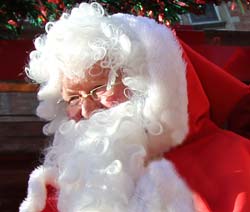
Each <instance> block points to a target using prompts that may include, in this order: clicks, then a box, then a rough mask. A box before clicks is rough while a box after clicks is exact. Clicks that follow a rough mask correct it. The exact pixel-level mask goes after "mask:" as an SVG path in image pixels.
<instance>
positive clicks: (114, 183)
mask: <svg viewBox="0 0 250 212" xmlns="http://www.w3.org/2000/svg"><path fill="white" fill-rule="evenodd" d="M140 114H141V110H140V108H138V107H136V106H135V104H132V103H131V102H126V103H122V104H120V105H118V106H116V107H114V108H112V109H109V110H105V111H101V112H97V113H95V114H93V115H92V117H91V118H90V119H89V120H81V121H79V122H78V123H76V122H75V121H73V120H70V121H64V122H63V123H62V124H61V125H60V126H59V128H58V130H57V131H56V133H55V138H54V142H53V146H52V147H51V149H50V151H49V152H48V153H47V155H46V160H45V166H46V165H47V166H53V167H54V168H56V169H57V170H58V176H59V177H58V185H59V188H60V191H59V197H58V208H59V211H60V212H80V211H84V212H90V211H91V212H110V211H114V212H140V211H141V212H142V211H143V212H160V211H170V210H171V211H176V212H177V211H178V212H179V211H180V212H181V211H185V212H188V211H193V205H192V199H191V195H190V191H189V189H188V188H187V186H186V185H185V183H184V182H183V181H182V180H181V179H180V178H179V177H178V176H177V175H176V172H175V170H174V168H173V167H172V165H171V163H170V162H167V161H166V160H164V159H162V160H159V161H153V162H149V163H148V164H149V165H148V166H145V163H146V162H147V161H145V160H146V158H147V152H148V151H147V150H148V146H149V145H150V144H149V142H151V141H149V138H148V135H147V133H146V130H145V126H144V121H143V118H142V117H141V115H140Z"/></svg>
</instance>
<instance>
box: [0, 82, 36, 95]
mask: <svg viewBox="0 0 250 212" xmlns="http://www.w3.org/2000/svg"><path fill="white" fill-rule="evenodd" d="M38 88H39V86H38V85H37V84H30V83H23V82H0V92H22V93H24V92H37V90H38Z"/></svg>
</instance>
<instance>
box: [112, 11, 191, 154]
mask: <svg viewBox="0 0 250 212" xmlns="http://www.w3.org/2000/svg"><path fill="white" fill-rule="evenodd" d="M112 18H115V19H118V20H120V22H122V23H123V24H124V25H125V26H126V25H128V26H127V28H130V30H131V31H133V33H134V34H135V35H136V37H137V38H132V39H131V46H132V48H133V47H134V46H138V45H141V46H143V48H141V49H142V51H144V52H141V54H143V55H144V57H145V59H144V61H145V63H146V65H145V66H144V68H145V69H146V70H144V71H146V72H148V74H149V80H148V87H147V89H148V91H147V97H146V101H145V107H144V116H145V118H147V119H149V120H156V121H159V124H160V125H162V127H163V129H161V128H160V127H158V126H156V125H154V126H147V127H148V128H147V129H148V130H149V131H150V130H151V128H152V140H154V141H157V142H154V143H157V144H156V146H157V147H155V148H158V149H161V150H162V151H167V150H169V149H170V148H171V147H174V146H177V145H179V144H181V143H182V142H183V141H184V139H185V137H186V135H187V134H188V130H189V126H188V95H187V79H186V63H185V61H184V59H183V57H182V54H183V51H182V49H181V46H180V44H179V43H178V41H177V39H176V36H175V35H174V33H173V32H172V31H171V29H169V28H167V27H166V26H164V25H162V24H158V23H156V22H155V21H154V20H152V19H149V18H145V17H136V16H133V15H128V14H116V15H113V16H112ZM138 42H139V43H140V44H138ZM132 51H133V49H132ZM131 55H132V56H133V54H131ZM130 60H137V58H134V59H133V58H130ZM161 131H163V134H161V133H160V132H161ZM149 135H150V133H149ZM156 151H158V150H156Z"/></svg>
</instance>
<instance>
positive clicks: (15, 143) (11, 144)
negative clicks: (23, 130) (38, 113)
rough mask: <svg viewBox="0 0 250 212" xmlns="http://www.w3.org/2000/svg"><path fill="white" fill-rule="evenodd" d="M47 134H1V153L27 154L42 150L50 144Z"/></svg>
mask: <svg viewBox="0 0 250 212" xmlns="http://www.w3.org/2000/svg"><path fill="white" fill-rule="evenodd" d="M48 142H49V141H48V138H47V137H45V136H34V137H32V136H25V137H24V136H12V137H9V136H0V154H1V155H2V156H3V154H17V153H18V154H26V153H38V152H41V151H42V150H43V149H44V148H45V147H46V146H48Z"/></svg>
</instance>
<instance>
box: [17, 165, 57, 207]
mask: <svg viewBox="0 0 250 212" xmlns="http://www.w3.org/2000/svg"><path fill="white" fill-rule="evenodd" d="M55 179H56V174H55V171H53V170H52V169H48V168H45V167H44V166H39V167H38V168H36V169H35V170H34V171H33V172H32V173H31V175H30V179H29V183H28V195H27V197H26V199H25V200H24V201H23V202H22V204H21V205H20V207H19V212H40V211H42V210H43V209H44V207H45V204H46V198H47V190H46V185H48V184H50V185H53V186H55V187H56V183H55Z"/></svg>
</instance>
